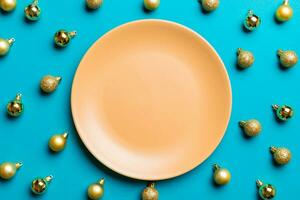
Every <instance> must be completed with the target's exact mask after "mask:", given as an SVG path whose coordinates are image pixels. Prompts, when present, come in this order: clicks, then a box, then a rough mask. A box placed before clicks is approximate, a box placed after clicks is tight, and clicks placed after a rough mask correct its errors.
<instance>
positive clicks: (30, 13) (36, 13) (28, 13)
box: [24, 0, 41, 21]
mask: <svg viewBox="0 0 300 200" xmlns="http://www.w3.org/2000/svg"><path fill="white" fill-rule="evenodd" d="M24 12H25V17H26V18H27V19H29V20H31V21H36V20H38V19H39V18H40V15H41V8H40V7H39V6H38V0H34V1H33V3H32V4H30V5H28V6H26V7H25V10H24Z"/></svg>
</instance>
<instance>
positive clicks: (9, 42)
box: [7, 38, 16, 46]
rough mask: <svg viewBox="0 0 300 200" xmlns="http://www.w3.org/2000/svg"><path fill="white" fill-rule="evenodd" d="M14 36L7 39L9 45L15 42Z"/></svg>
mask: <svg viewBox="0 0 300 200" xmlns="http://www.w3.org/2000/svg"><path fill="white" fill-rule="evenodd" d="M15 41H16V40H15V38H10V39H8V40H7V42H8V44H9V45H10V46H11V45H12V44H13V43H14V42H15Z"/></svg>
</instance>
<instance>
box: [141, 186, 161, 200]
mask: <svg viewBox="0 0 300 200" xmlns="http://www.w3.org/2000/svg"><path fill="white" fill-rule="evenodd" d="M142 200H158V191H157V190H156V189H155V184H154V183H153V182H151V183H149V184H148V185H147V187H146V188H145V189H144V190H143V192H142Z"/></svg>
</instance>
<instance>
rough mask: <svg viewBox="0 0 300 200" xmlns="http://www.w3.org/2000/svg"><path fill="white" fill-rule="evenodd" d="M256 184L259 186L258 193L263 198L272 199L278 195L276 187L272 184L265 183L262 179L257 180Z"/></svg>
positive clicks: (264, 199) (265, 199)
mask: <svg viewBox="0 0 300 200" xmlns="http://www.w3.org/2000/svg"><path fill="white" fill-rule="evenodd" d="M256 185H257V187H258V193H259V196H260V198H261V199H263V200H270V199H273V198H274V197H275V196H276V189H275V187H274V186H273V185H271V184H264V183H263V182H261V181H260V180H257V181H256Z"/></svg>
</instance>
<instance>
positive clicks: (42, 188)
mask: <svg viewBox="0 0 300 200" xmlns="http://www.w3.org/2000/svg"><path fill="white" fill-rule="evenodd" d="M52 179H53V176H52V175H50V176H47V177H45V178H36V179H34V180H33V181H32V182H31V191H32V192H33V193H34V194H43V193H44V192H46V190H47V187H48V184H49V183H50V182H51V181H52Z"/></svg>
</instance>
